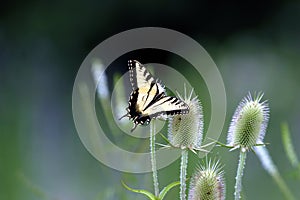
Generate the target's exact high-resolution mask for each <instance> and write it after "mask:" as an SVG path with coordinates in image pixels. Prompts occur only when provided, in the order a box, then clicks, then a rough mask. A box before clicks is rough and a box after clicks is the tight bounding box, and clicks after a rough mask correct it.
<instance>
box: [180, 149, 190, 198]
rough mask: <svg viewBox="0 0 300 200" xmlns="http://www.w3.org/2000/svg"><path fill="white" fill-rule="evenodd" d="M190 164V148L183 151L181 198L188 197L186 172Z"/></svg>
mask: <svg viewBox="0 0 300 200" xmlns="http://www.w3.org/2000/svg"><path fill="white" fill-rule="evenodd" d="M187 164H188V150H187V149H184V150H182V151H181V164H180V200H185V199H186V193H185V191H186V174H187V173H186V172H187Z"/></svg>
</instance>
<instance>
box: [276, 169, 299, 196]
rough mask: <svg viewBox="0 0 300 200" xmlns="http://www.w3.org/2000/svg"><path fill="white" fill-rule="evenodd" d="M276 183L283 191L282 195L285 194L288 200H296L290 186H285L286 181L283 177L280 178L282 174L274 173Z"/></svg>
mask: <svg viewBox="0 0 300 200" xmlns="http://www.w3.org/2000/svg"><path fill="white" fill-rule="evenodd" d="M272 177H273V179H274V181H275V182H276V183H277V185H278V187H279V188H280V190H281V191H282V193H283V194H284V196H285V198H286V199H287V200H294V199H295V198H294V196H293V195H292V193H291V191H290V189H289V188H288V186H287V185H286V184H285V182H284V180H283V179H282V177H281V176H280V174H279V173H278V172H277V171H276V173H274V174H273V175H272Z"/></svg>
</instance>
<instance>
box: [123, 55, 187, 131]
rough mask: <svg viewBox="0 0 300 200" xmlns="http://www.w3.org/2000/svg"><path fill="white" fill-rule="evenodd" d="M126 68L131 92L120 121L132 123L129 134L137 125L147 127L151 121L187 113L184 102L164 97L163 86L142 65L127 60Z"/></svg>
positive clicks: (171, 97)
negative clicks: (123, 119) (128, 120)
mask: <svg viewBox="0 0 300 200" xmlns="http://www.w3.org/2000/svg"><path fill="white" fill-rule="evenodd" d="M128 67H129V74H130V83H131V86H132V92H131V94H130V97H129V100H128V107H127V108H126V111H127V113H126V114H125V115H124V116H122V117H121V118H120V119H122V118H123V117H129V119H131V120H132V121H133V123H134V125H133V128H132V129H131V132H132V131H134V130H135V128H136V127H137V125H148V124H149V123H150V121H151V119H154V118H163V117H165V116H167V115H177V114H187V113H188V112H189V106H188V105H187V104H186V103H185V102H183V101H182V100H180V99H178V98H176V97H173V96H167V95H166V91H165V86H164V85H163V84H162V83H161V82H160V81H159V80H158V79H154V77H153V76H152V75H151V74H150V72H149V71H148V70H147V69H146V67H145V66H144V65H142V64H141V63H139V62H138V61H136V60H129V61H128Z"/></svg>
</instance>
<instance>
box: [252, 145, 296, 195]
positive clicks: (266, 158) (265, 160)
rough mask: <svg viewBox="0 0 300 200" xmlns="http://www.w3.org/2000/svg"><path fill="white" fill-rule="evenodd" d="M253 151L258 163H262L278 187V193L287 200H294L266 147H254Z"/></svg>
mask: <svg viewBox="0 0 300 200" xmlns="http://www.w3.org/2000/svg"><path fill="white" fill-rule="evenodd" d="M254 151H255V153H256V155H257V157H258V158H259V160H260V162H261V163H262V166H263V168H264V169H265V170H266V171H267V172H268V173H269V174H270V175H271V177H272V178H273V180H274V181H275V183H276V184H277V185H278V187H279V189H280V191H281V192H282V194H283V195H284V196H285V199H287V200H294V199H295V198H294V196H293V194H292V192H291V191H290V189H289V188H288V186H287V185H286V183H285V182H284V180H283V179H282V177H281V176H280V173H279V171H278V169H277V167H276V165H275V163H274V162H273V160H272V158H271V156H270V154H269V152H268V150H267V148H266V147H254Z"/></svg>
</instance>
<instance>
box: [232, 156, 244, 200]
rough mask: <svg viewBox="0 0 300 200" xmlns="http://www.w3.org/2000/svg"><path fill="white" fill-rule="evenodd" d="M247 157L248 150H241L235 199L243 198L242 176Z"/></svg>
mask: <svg viewBox="0 0 300 200" xmlns="http://www.w3.org/2000/svg"><path fill="white" fill-rule="evenodd" d="M246 157H247V152H246V151H243V150H241V151H240V160H239V165H238V169H237V174H236V177H235V181H236V182H235V187H234V189H235V191H234V199H235V200H239V199H240V198H241V191H242V177H243V171H244V168H245V164H246Z"/></svg>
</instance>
